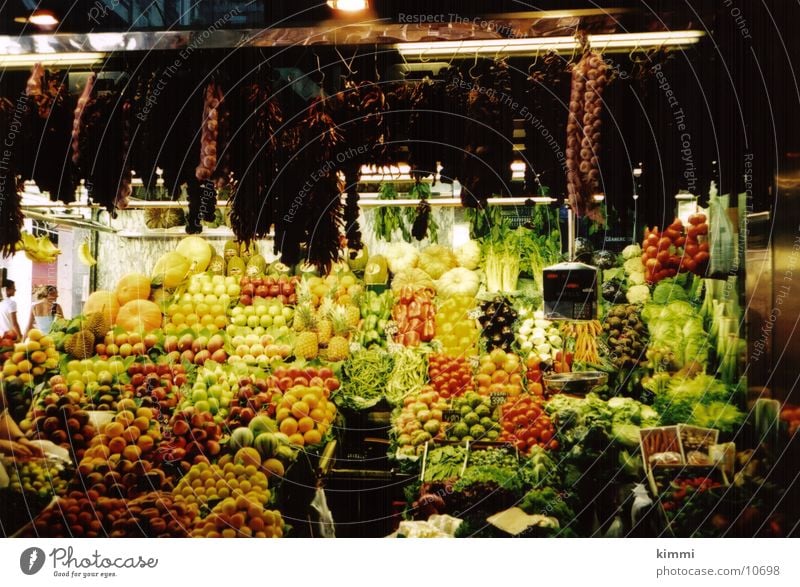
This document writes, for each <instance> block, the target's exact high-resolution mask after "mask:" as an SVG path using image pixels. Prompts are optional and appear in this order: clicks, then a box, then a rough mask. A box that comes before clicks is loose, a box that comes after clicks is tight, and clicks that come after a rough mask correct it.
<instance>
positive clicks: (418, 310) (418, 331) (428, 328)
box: [392, 287, 436, 347]
mask: <svg viewBox="0 0 800 587" xmlns="http://www.w3.org/2000/svg"><path fill="white" fill-rule="evenodd" d="M434 295H435V294H434V292H433V290H430V289H427V288H426V289H417V290H414V289H412V288H410V287H404V288H403V289H402V290H401V291H400V297H399V298H398V299H397V301H396V302H395V304H394V307H393V308H392V320H394V321H395V323H396V324H397V334H395V342H398V343H400V344H402V345H403V346H407V347H416V346H419V343H420V342H430V341H432V340H433V337H434V335H435V334H436V321H435V316H436V310H435V307H434V304H433V297H434Z"/></svg>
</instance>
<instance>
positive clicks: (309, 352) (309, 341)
mask: <svg viewBox="0 0 800 587" xmlns="http://www.w3.org/2000/svg"><path fill="white" fill-rule="evenodd" d="M298 326H299V328H298ZM294 328H295V330H301V332H299V333H298V335H297V337H296V338H295V342H294V356H295V357H297V358H298V359H316V358H317V355H318V354H319V338H318V337H317V332H316V331H317V319H316V316H315V315H314V310H313V308H312V307H311V304H309V303H305V304H302V305H299V306H297V308H296V309H295V311H294Z"/></svg>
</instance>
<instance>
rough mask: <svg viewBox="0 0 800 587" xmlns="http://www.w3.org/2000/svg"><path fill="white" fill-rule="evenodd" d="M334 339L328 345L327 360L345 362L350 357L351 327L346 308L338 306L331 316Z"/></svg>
mask: <svg viewBox="0 0 800 587" xmlns="http://www.w3.org/2000/svg"><path fill="white" fill-rule="evenodd" d="M330 316H331V324H332V325H333V333H334V335H333V337H332V338H331V340H330V342H329V343H328V356H327V359H328V360H329V361H332V362H337V361H344V360H345V359H346V358H347V357H348V356H349V355H350V338H349V336H350V332H351V327H350V325H349V323H348V321H347V312H346V310H345V308H343V307H341V306H338V307H336V308H335V309H334V310H333V311H332V312H331V314H330Z"/></svg>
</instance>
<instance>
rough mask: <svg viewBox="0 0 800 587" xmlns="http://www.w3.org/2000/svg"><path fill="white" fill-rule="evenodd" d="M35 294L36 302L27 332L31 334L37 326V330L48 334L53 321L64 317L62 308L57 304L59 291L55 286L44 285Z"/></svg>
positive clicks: (32, 307) (32, 308)
mask: <svg viewBox="0 0 800 587" xmlns="http://www.w3.org/2000/svg"><path fill="white" fill-rule="evenodd" d="M35 294H36V301H35V302H34V303H33V305H32V306H31V317H30V319H29V320H28V327H27V328H26V329H25V332H29V331H30V330H31V328H33V327H34V324H35V325H36V328H38V329H39V330H41V331H42V332H44V333H45V334H46V333H48V332H50V327H51V326H52V325H53V320H55V319H56V318H63V317H64V312H63V311H62V310H61V306H59V305H58V304H57V303H56V300H57V299H58V290H57V289H56V287H55V286H54V285H43V286H40V287H38V288H36V290H35Z"/></svg>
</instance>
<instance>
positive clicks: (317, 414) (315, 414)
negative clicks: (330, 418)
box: [309, 408, 328, 422]
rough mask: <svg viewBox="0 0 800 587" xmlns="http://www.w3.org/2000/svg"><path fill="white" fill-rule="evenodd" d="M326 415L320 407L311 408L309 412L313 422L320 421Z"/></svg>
mask: <svg viewBox="0 0 800 587" xmlns="http://www.w3.org/2000/svg"><path fill="white" fill-rule="evenodd" d="M327 415H328V413H327V412H326V411H325V410H323V409H322V408H314V409H313V410H311V413H310V414H309V416H310V417H311V419H312V420H313V421H314V422H322V421H323V420H324V419H325V418H326V417H327Z"/></svg>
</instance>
